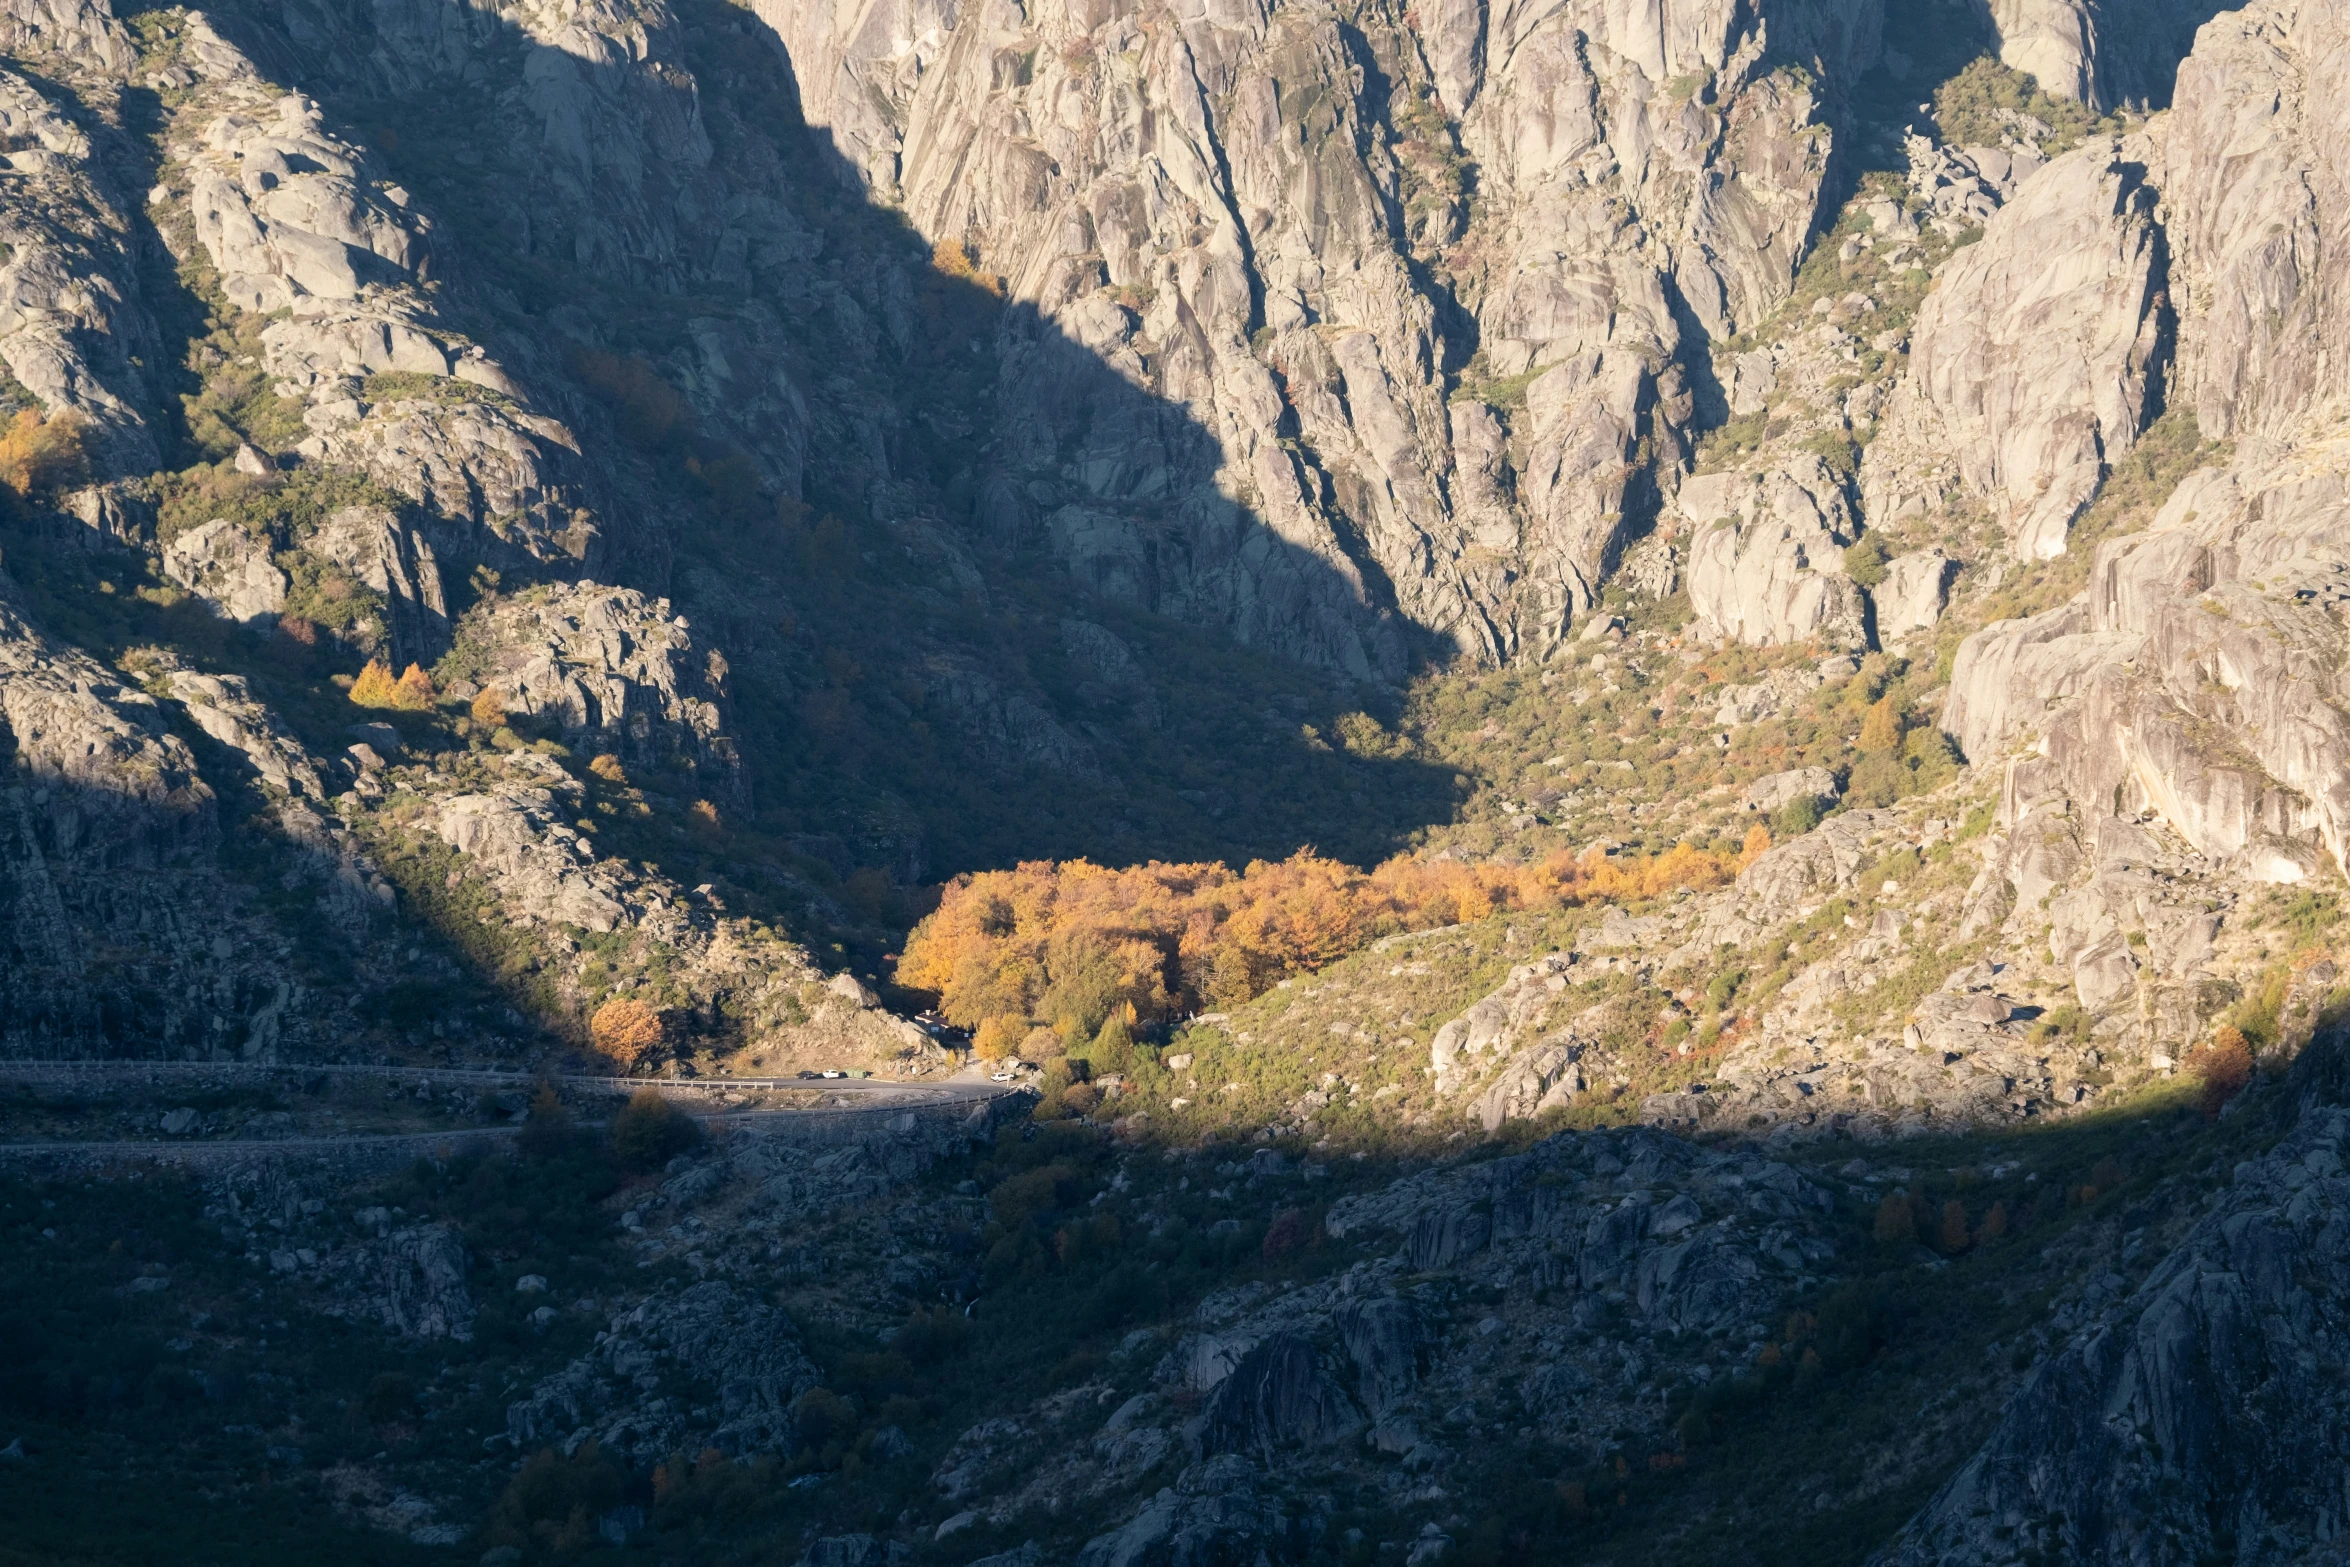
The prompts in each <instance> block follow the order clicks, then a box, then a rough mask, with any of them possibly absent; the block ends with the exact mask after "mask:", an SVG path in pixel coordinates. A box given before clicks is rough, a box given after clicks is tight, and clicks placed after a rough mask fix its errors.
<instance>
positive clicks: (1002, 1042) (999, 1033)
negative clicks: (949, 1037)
mask: <svg viewBox="0 0 2350 1567" xmlns="http://www.w3.org/2000/svg"><path fill="white" fill-rule="evenodd" d="M1024 1032H1026V1025H1025V1024H1024V1023H1022V1022H1020V1021H1019V1020H1018V1019H1015V1018H1008V1017H990V1018H982V1019H980V1022H979V1028H978V1030H977V1032H975V1033H973V1034H972V1036H971V1050H972V1053H973V1054H975V1055H977V1056H978V1057H979V1059H981V1060H982V1061H1001V1060H1003V1059H1004V1057H1006V1056H1008V1055H1014V1054H1017V1053H1018V1048H1019V1044H1020V1036H1021V1034H1022V1033H1024Z"/></svg>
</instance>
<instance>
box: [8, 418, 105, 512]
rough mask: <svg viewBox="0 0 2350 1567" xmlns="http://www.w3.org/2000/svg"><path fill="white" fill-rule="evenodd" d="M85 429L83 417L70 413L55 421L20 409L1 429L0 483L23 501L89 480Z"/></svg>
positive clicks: (51, 493) (48, 494) (54, 492)
mask: <svg viewBox="0 0 2350 1567" xmlns="http://www.w3.org/2000/svg"><path fill="white" fill-rule="evenodd" d="M82 430H83V420H82V416H81V415H80V414H77V413H74V412H72V411H70V410H68V411H67V412H64V413H60V414H58V415H57V416H56V417H54V418H51V419H43V418H42V417H41V415H40V414H39V413H38V412H37V411H35V410H34V409H31V408H26V409H22V410H20V411H19V412H18V413H17V416H16V417H15V418H14V419H12V420H10V421H9V423H8V427H7V428H6V429H5V430H0V484H5V485H7V486H8V488H9V489H11V490H13V491H15V492H16V494H17V496H18V497H20V498H22V497H25V496H32V495H39V496H50V495H54V494H56V493H57V492H58V491H59V490H63V489H69V488H71V487H72V486H74V485H76V484H79V483H80V482H82V481H83V480H84V479H87V478H88V477H89V475H90V459H89V454H88V453H87V452H86V451H85V450H84V449H83V446H82Z"/></svg>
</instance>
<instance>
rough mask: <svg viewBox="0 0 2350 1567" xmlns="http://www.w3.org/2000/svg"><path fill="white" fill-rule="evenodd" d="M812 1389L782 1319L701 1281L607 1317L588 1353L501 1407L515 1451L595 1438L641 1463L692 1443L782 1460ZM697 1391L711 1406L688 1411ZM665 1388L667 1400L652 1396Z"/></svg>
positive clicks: (724, 1287) (811, 1377)
mask: <svg viewBox="0 0 2350 1567" xmlns="http://www.w3.org/2000/svg"><path fill="white" fill-rule="evenodd" d="M817 1381H818V1374H817V1371H816V1367H815V1364H814V1363H813V1362H812V1361H810V1360H809V1359H808V1356H807V1353H806V1351H805V1350H803V1349H802V1348H801V1345H800V1336H799V1331H798V1330H797V1329H796V1328H794V1327H793V1326H792V1322H791V1318H790V1317H789V1316H787V1315H785V1314H784V1313H783V1312H782V1311H779V1310H777V1309H776V1308H775V1307H773V1306H771V1305H768V1304H766V1303H765V1302H763V1301H760V1300H758V1299H756V1298H754V1297H751V1296H749V1295H746V1294H745V1293H744V1292H743V1291H742V1290H740V1289H739V1288H737V1287H736V1286H734V1285H732V1284H729V1283H725V1282H723V1281H720V1280H716V1279H708V1280H704V1281H703V1282H701V1283H699V1284H692V1285H688V1286H686V1287H685V1288H684V1289H682V1290H678V1291H676V1292H675V1293H662V1294H657V1295H654V1296H651V1297H649V1298H647V1299H645V1300H643V1301H640V1302H639V1303H637V1304H636V1305H634V1306H632V1307H630V1308H629V1309H628V1310H627V1311H626V1312H624V1313H622V1314H621V1315H619V1316H617V1317H615V1318H614V1319H613V1320H612V1323H611V1326H610V1329H609V1331H608V1333H607V1334H606V1335H605V1336H604V1337H603V1338H602V1340H601V1341H600V1342H599V1343H598V1344H597V1346H596V1350H595V1352H594V1353H593V1354H591V1355H587V1356H583V1357H582V1358H580V1359H578V1360H575V1361H573V1362H572V1363H571V1364H570V1365H569V1366H568V1367H566V1368H565V1369H564V1370H563V1371H561V1372H558V1373H557V1374H556V1375H554V1376H552V1377H550V1378H548V1379H546V1380H545V1381H543V1382H541V1383H539V1384H538V1385H537V1386H536V1387H534V1388H533V1389H532V1390H531V1391H530V1393H529V1395H528V1396H527V1397H525V1398H522V1399H520V1400H518V1401H516V1402H515V1403H514V1404H512V1405H510V1406H509V1407H508V1408H507V1411H506V1429H507V1433H508V1434H509V1436H511V1438H512V1439H513V1441H514V1443H515V1445H516V1446H518V1447H522V1446H532V1445H537V1444H542V1443H547V1442H560V1443H562V1444H563V1445H564V1446H565V1447H566V1448H569V1447H571V1446H575V1445H576V1444H577V1442H578V1441H581V1440H585V1439H587V1438H588V1437H591V1436H592V1437H594V1438H595V1440H597V1441H598V1442H600V1443H601V1444H602V1445H603V1446H604V1448H605V1449H606V1450H607V1451H612V1452H622V1453H628V1454H631V1455H633V1456H635V1457H637V1458H639V1459H641V1460H643V1461H648V1462H649V1461H652V1460H655V1459H657V1458H659V1457H660V1456H662V1455H664V1454H667V1453H672V1452H676V1451H678V1450H679V1449H680V1445H681V1444H684V1443H689V1442H690V1443H692V1444H693V1446H694V1447H695V1448H699V1447H703V1446H714V1447H716V1448H718V1449H719V1450H720V1451H721V1452H726V1453H732V1454H737V1455H747V1454H751V1453H778V1454H784V1455H789V1454H790V1453H791V1452H792V1451H793V1449H794V1447H795V1446H796V1445H797V1440H798V1436H797V1433H798V1429H799V1428H798V1424H797V1422H796V1420H795V1419H794V1417H793V1415H792V1404H793V1401H794V1400H796V1399H797V1398H798V1397H799V1396H800V1395H801V1394H802V1393H804V1392H806V1391H807V1390H808V1389H810V1388H812V1387H814V1386H816V1384H817ZM694 1383H703V1384H708V1385H710V1386H712V1387H714V1388H715V1389H716V1390H717V1400H716V1402H715V1404H714V1405H711V1406H709V1407H697V1408H694V1409H692V1410H691V1411H690V1412H689V1410H688V1408H687V1407H686V1404H685V1400H684V1399H683V1398H682V1397H679V1396H677V1395H678V1394H682V1393H683V1392H684V1391H685V1390H686V1388H687V1387H689V1386H690V1385H692V1384H694ZM664 1387H669V1388H671V1389H673V1391H672V1392H670V1393H669V1394H668V1395H667V1396H663V1395H661V1394H660V1393H658V1392H657V1391H656V1390H659V1389H662V1388H664ZM689 1450H691V1449H689Z"/></svg>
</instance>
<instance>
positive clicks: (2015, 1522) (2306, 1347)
mask: <svg viewBox="0 0 2350 1567" xmlns="http://www.w3.org/2000/svg"><path fill="white" fill-rule="evenodd" d="M2321 1048H2323V1047H2321ZM2345 1138H2350V1111H2345V1110H2343V1109H2342V1108H2341V1107H2340V1106H2339V1105H2338V1104H2336V1103H2333V1102H2330V1096H2327V1097H2322V1098H2317V1099H2315V1100H2314V1102H2312V1103H2310V1104H2309V1105H2308V1106H2307V1107H2306V1108H2305V1109H2303V1110H2302V1111H2301V1113H2300V1116H2299V1119H2298V1122H2297V1124H2296V1125H2295V1126H2294V1128H2293V1131H2292V1132H2291V1134H2290V1135H2289V1136H2287V1137H2286V1138H2285V1139H2284V1141H2282V1142H2281V1143H2279V1144H2278V1145H2277V1146H2276V1147H2275V1148H2274V1149H2273V1150H2271V1151H2270V1152H2269V1153H2267V1154H2265V1155H2263V1156H2261V1157H2260V1158H2257V1159H2252V1160H2247V1161H2245V1162H2243V1163H2241V1164H2239V1165H2237V1166H2236V1171H2235V1181H2234V1183H2233V1185H2232V1187H2230V1188H2229V1189H2228V1190H2227V1191H2226V1192H2225V1193H2224V1194H2222V1195H2221V1196H2220V1198H2219V1201H2218V1203H2217V1204H2216V1206H2215V1207H2214V1208H2213V1209H2212V1211H2211V1212H2209V1213H2208V1214H2206V1215H2205V1216H2204V1217H2203V1218H2202V1219H2200V1220H2199V1221H2198V1222H2197V1223H2196V1224H2195V1226H2194V1228H2193V1229H2192V1230H2191V1231H2190V1232H2189V1233H2188V1235H2187V1237H2186V1239H2185V1240H2184V1241H2183V1242H2182V1243H2181V1244H2180V1245H2179V1246H2178V1247H2177V1248H2176V1249H2175V1250H2173V1251H2172V1252H2171V1253H2170V1255H2169V1256H2168V1257H2166V1258H2164V1259H2163V1260H2162V1261H2161V1262H2160V1263H2159V1264H2158V1265H2157V1266H2156V1267H2155V1268H2154V1269H2153V1271H2152V1272H2151V1273H2150V1274H2149V1275H2148V1276H2147V1278H2146V1279H2145V1281H2144V1282H2143V1283H2142V1284H2140V1285H2139V1286H2138V1287H2137V1288H2136V1289H2134V1290H2132V1291H2130V1292H2129V1293H2128V1294H2127V1295H2124V1296H2121V1297H2120V1298H2119V1299H2113V1300H2111V1302H2110V1304H2108V1305H2105V1306H2104V1307H2103V1309H2097V1308H2096V1307H2094V1306H2091V1307H2090V1309H2088V1310H2087V1311H2085V1312H2081V1313H2079V1314H2080V1315H2084V1316H2086V1318H2087V1320H2086V1321H2083V1322H2081V1323H2080V1324H2079V1325H2078V1326H2077V1327H2076V1328H2075V1329H2074V1330H2073V1332H2072V1334H2071V1336H2070V1340H2069V1342H2067V1343H2066V1344H2065V1345H2064V1347H2063V1348H2062V1349H2061V1350H2060V1351H2059V1352H2058V1353H2057V1354H2056V1355H2055V1356H2054V1357H2053V1358H2051V1359H2050V1360H2049V1361H2048V1362H2047V1363H2046V1364H2044V1365H2042V1366H2041V1367H2040V1368H2039V1369H2038V1370H2037V1371H2036V1372H2034V1373H2033V1375H2032V1378H2031V1380H2030V1381H2028V1382H2027V1383H2026V1384H2025V1385H2024V1386H2023V1387H2022V1389H2020V1390H2019V1391H2018V1392H2017V1394H2016V1396H2015V1398H2014V1400H2013V1401H2012V1402H2011V1404H2010V1405H2009V1407H2008V1410H2007V1413H2006V1416H2005V1417H2004V1418H2003V1419H2002V1420H2001V1422H2000V1424H1999V1427H1998V1429H1997V1430H1995V1431H1994V1432H1993V1433H1992V1434H1991V1437H1990V1439H1989V1440H1988V1441H1986V1442H1985V1443H1984V1444H1983V1446H1982V1447H1981V1448H1980V1449H1979V1450H1978V1451H1977V1452H1976V1453H1975V1454H1974V1456H1973V1457H1972V1458H1970V1459H1968V1461H1967V1462H1966V1464H1965V1466H1964V1467H1963V1468H1961V1469H1960V1470H1959V1472H1958V1473H1957V1474H1956V1475H1955V1476H1953V1477H1952V1478H1951V1480H1950V1481H1949V1483H1948V1484H1946V1485H1945V1486H1944V1487H1943V1488H1942V1490H1941V1491H1940V1492H1939V1493H1938V1494H1937V1495H1936V1496H1935V1497H1934V1499H1933V1500H1932V1501H1930V1502H1929V1503H1927V1504H1926V1506H1925V1508H1924V1509H1923V1510H1922V1511H1921V1512H1920V1513H1919V1514H1918V1516H1917V1517H1916V1518H1914V1519H1912V1520H1911V1521H1910V1523H1909V1524H1908V1526H1907V1527H1906V1528H1905V1529H1904V1530H1903V1531H1902V1534H1901V1536H1900V1538H1899V1539H1898V1540H1897V1541H1896V1542H1895V1543H1894V1544H1893V1545H1891V1546H1890V1547H1888V1548H1887V1549H1886V1550H1885V1551H1883V1552H1881V1553H1879V1555H1877V1556H1876V1557H1874V1558H1872V1560H1873V1561H1874V1562H1876V1563H1880V1564H1883V1567H1913V1564H1914V1567H1922V1564H1925V1563H1929V1562H1948V1561H2009V1560H2014V1559H2017V1557H2018V1556H2019V1554H2020V1553H2023V1552H2042V1553H2047V1554H2050V1555H2054V1556H2062V1557H2068V1558H2071V1559H2074V1560H2082V1561H2088V1560H2096V1561H2109V1562H2123V1563H2133V1564H2135V1563H2149V1564H2150V1563H2154V1562H2164V1561H2173V1560H2177V1559H2178V1558H2179V1557H2180V1556H2181V1555H2182V1554H2188V1555H2194V1554H2210V1553H2216V1552H2224V1551H2226V1550H2228V1549H2230V1548H2231V1545H2230V1542H2236V1541H2245V1540H2253V1539H2257V1540H2259V1541H2261V1542H2262V1549H2263V1550H2268V1551H2274V1552H2275V1553H2276V1554H2277V1556H2278V1558H2279V1559H2283V1560H2291V1559H2296V1558H2301V1559H2311V1558H2316V1557H2318V1556H2321V1555H2322V1554H2323V1552H2324V1549H2325V1547H2324V1546H2323V1545H2322V1544H2321V1543H2320V1542H2324V1541H2327V1540H2330V1539H2331V1538H2332V1537H2334V1536H2335V1535H2336V1534H2337V1533H2338V1532H2339V1531H2340V1529H2341V1526H2342V1515H2341V1503H2340V1500H2339V1498H2338V1496H2336V1495H2335V1494H2334V1493H2333V1490H2332V1487H2331V1485H2330V1475H2331V1468H2332V1458H2331V1446H2330V1440H2329V1437H2328V1435H2326V1434H2327V1433H2338V1432H2339V1431H2340V1430H2341V1429H2342V1427H2343V1422H2344V1420H2345V1419H2346V1418H2350V1412H2346V1411H2344V1409H2343V1408H2342V1407H2341V1391H2340V1389H2339V1388H2338V1387H2337V1386H2336V1385H2335V1384H2334V1382H2333V1381H2332V1380H2331V1379H2329V1378H2328V1377H2326V1376H2325V1375H2324V1373H2323V1372H2322V1370H2321V1368H2322V1367H2324V1366H2326V1365H2329V1364H2332V1363H2333V1362H2334V1361H2336V1360H2338V1359H2339V1358H2340V1357H2341V1356H2342V1355H2343V1354H2345V1353H2350V1343H2345V1338H2344V1332H2343V1329H2342V1326H2341V1324H2340V1323H2339V1322H2338V1320H2336V1318H2335V1314H2334V1313H2333V1312H2331V1311H2329V1310H2328V1309H2326V1307H2325V1305H2324V1304H2323V1303H2324V1302H2325V1301H2327V1300H2329V1299H2331V1298H2332V1297H2333V1296H2334V1295H2335V1294H2336V1293H2337V1292H2339V1291H2342V1290H2343V1289H2345V1288H2350V1275H2346V1274H2345V1268H2344V1258H2345V1255H2346V1252H2345V1247H2344V1234H2345V1228H2346V1226H2350V1177H2346V1176H2345V1175H2344V1169H2343V1162H2342V1149H2343V1144H2344V1139H2345ZM2114 1282H2115V1283H2116V1284H2119V1283H2120V1282H2121V1281H2120V1280H2115V1281H2114Z"/></svg>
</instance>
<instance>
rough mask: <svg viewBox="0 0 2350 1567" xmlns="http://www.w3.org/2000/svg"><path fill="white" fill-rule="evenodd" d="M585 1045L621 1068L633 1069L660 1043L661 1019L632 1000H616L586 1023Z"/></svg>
mask: <svg viewBox="0 0 2350 1567" xmlns="http://www.w3.org/2000/svg"><path fill="white" fill-rule="evenodd" d="M588 1043H590V1044H592V1045H594V1046H595V1047H596V1049H597V1051H598V1052H599V1053H601V1054H603V1055H607V1056H610V1057H611V1058H612V1059H613V1060H615V1061H617V1062H619V1063H620V1064H621V1065H623V1066H633V1065H635V1064H636V1062H637V1061H638V1060H639V1059H641V1058H642V1057H643V1056H644V1054H645V1052H646V1051H648V1050H651V1049H653V1048H655V1047H656V1046H658V1045H659V1044H660V1043H661V1015H660V1014H659V1013H658V1012H655V1011H654V1010H653V1009H652V1008H651V1007H648V1006H646V1005H645V1004H644V1003H643V1002H642V1001H639V1000H637V999H636V997H634V996H615V997H613V998H612V999H611V1000H610V1001H607V1002H605V1003H604V1004H603V1005H602V1006H600V1007H598V1008H596V1015H595V1016H594V1017H591V1018H589V1019H588Z"/></svg>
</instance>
